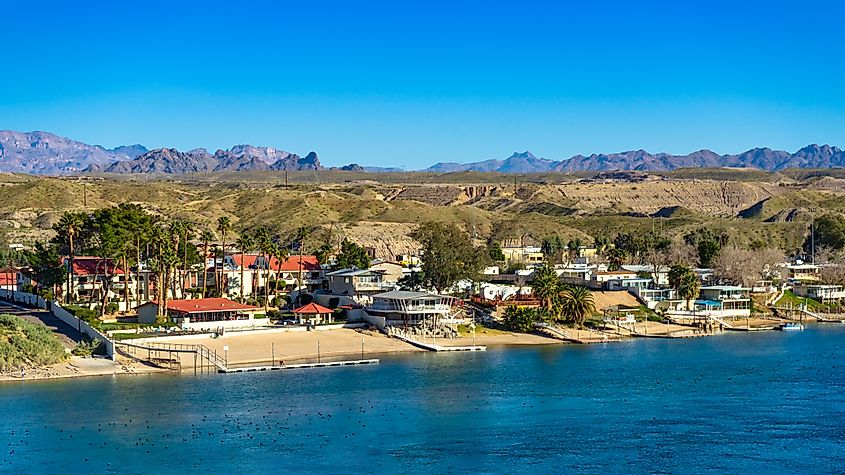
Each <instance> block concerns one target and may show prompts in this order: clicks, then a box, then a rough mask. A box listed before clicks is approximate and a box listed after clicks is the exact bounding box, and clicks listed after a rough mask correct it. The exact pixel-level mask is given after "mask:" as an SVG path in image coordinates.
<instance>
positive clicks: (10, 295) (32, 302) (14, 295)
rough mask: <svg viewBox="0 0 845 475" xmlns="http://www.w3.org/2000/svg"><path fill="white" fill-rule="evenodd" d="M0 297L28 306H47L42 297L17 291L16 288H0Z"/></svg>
mask: <svg viewBox="0 0 845 475" xmlns="http://www.w3.org/2000/svg"><path fill="white" fill-rule="evenodd" d="M0 299H4V300H9V301H12V302H14V303H19V304H22V305H26V306H28V307H34V308H44V309H46V308H47V301H45V300H44V299H43V298H42V297H39V296H38V295H34V294H29V293H26V292H18V291H17V290H8V289H2V290H0Z"/></svg>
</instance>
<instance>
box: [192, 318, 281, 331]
mask: <svg viewBox="0 0 845 475" xmlns="http://www.w3.org/2000/svg"><path fill="white" fill-rule="evenodd" d="M177 325H179V327H180V328H182V329H185V330H189V331H202V330H205V331H212V332H213V331H216V330H218V329H220V328H222V329H223V330H240V329H243V330H246V329H258V328H261V327H267V326H270V319H269V318H256V319H252V318H250V319H249V320H223V321H217V322H191V323H179V322H177Z"/></svg>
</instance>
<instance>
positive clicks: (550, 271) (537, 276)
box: [531, 264, 562, 317]
mask: <svg viewBox="0 0 845 475" xmlns="http://www.w3.org/2000/svg"><path fill="white" fill-rule="evenodd" d="M531 288H532V291H533V293H534V296H535V297H537V298H538V299H540V301H541V302H542V303H543V308H544V309H545V311H546V312H547V314H548V315H549V316H552V317H554V316H555V315H557V311H558V302H559V295H560V291H561V289H562V285H561V281H560V278H559V277H558V275H557V272H555V269H554V267H552V266H551V265H550V264H545V265H543V266H542V267H540V268H538V269H537V270H536V271H535V272H534V281H533V282H532V283H531Z"/></svg>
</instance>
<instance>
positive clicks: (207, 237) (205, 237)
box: [200, 229, 217, 298]
mask: <svg viewBox="0 0 845 475" xmlns="http://www.w3.org/2000/svg"><path fill="white" fill-rule="evenodd" d="M200 239H202V294H201V297H202V298H205V288H206V281H207V280H208V268H207V267H206V265H208V243H209V242H211V241H213V240H214V235H213V234H211V231H209V230H208V229H205V230H203V232H202V234H201V235H200ZM214 275H215V281H216V276H217V267H216V266H215V269H214Z"/></svg>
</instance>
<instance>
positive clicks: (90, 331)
mask: <svg viewBox="0 0 845 475" xmlns="http://www.w3.org/2000/svg"><path fill="white" fill-rule="evenodd" d="M51 304H52V305H51V306H52V312H53V315H55V316H56V318H58V319H59V320H61V321H63V322H65V323H67V324H68V325H70V326H71V327H73V328H76V329H79V331H81V332H82V333H84V334H86V335H88V336H89V337H90V338H92V339H94V340H99V341H101V342H103V345H105V347H106V354H107V355H108V357H109V358H111V359H112V360H114V359H115V356H114V342H113V341H112V340H111V339H109V337H107V336H106V335H104V334H102V333H100V331H99V330H97V329H95V328H93V327H92V326H91V325H88V323H86V322H85V321H84V320H80V319H79V318H76V316H74V315H73V314H72V313H70V312H68V311H67V310H65V309H63V308H62V307H61V305H59V302H51Z"/></svg>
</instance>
